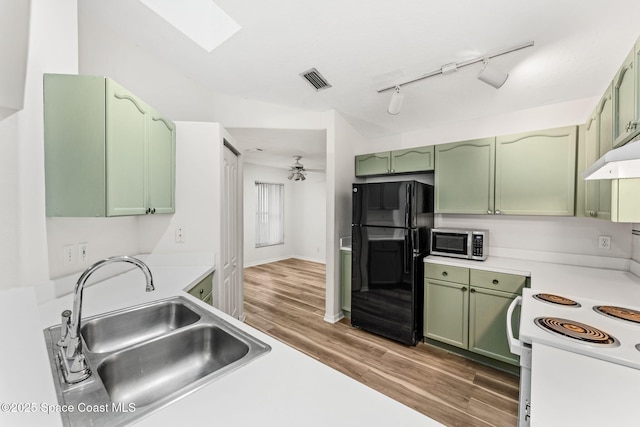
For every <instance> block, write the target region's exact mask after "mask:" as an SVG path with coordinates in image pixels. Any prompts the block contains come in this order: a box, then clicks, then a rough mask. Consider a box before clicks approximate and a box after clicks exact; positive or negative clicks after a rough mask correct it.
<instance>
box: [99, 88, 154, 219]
mask: <svg viewBox="0 0 640 427" xmlns="http://www.w3.org/2000/svg"><path fill="white" fill-rule="evenodd" d="M106 93H107V99H106V102H107V106H106V132H107V135H106V140H107V141H106V142H107V145H106V147H107V149H106V152H107V215H108V216H119V215H141V214H145V213H146V209H147V203H146V197H145V181H146V177H145V168H144V164H145V139H146V136H147V115H148V114H149V108H148V106H147V105H146V104H144V103H143V102H142V101H141V100H139V99H138V98H136V97H135V95H133V94H131V93H130V92H129V91H127V90H126V89H125V88H123V87H122V86H120V85H119V84H117V83H116V82H114V81H112V80H109V79H107V82H106Z"/></svg>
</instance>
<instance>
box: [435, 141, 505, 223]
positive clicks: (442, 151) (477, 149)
mask: <svg viewBox="0 0 640 427" xmlns="http://www.w3.org/2000/svg"><path fill="white" fill-rule="evenodd" d="M494 170H495V138H484V139H478V140H472V141H463V142H454V143H450V144H442V145H437V146H436V147H435V211H436V213H459V214H484V215H486V214H493V205H494Z"/></svg>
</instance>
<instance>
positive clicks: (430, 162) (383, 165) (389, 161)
mask: <svg viewBox="0 0 640 427" xmlns="http://www.w3.org/2000/svg"><path fill="white" fill-rule="evenodd" d="M433 167H434V156H433V146H426V147H415V148H408V149H406V150H395V151H384V152H381V153H371V154H362V155H359V156H356V157H355V171H356V176H371V175H388V174H399V173H415V172H428V171H432V170H433Z"/></svg>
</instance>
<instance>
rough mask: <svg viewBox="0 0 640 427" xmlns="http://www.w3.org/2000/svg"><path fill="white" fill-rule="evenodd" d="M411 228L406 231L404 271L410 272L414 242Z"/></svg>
mask: <svg viewBox="0 0 640 427" xmlns="http://www.w3.org/2000/svg"><path fill="white" fill-rule="evenodd" d="M412 240H413V239H412V234H411V230H405V231H404V245H403V246H404V272H405V273H409V270H410V269H411V261H410V259H411V258H413V242H412Z"/></svg>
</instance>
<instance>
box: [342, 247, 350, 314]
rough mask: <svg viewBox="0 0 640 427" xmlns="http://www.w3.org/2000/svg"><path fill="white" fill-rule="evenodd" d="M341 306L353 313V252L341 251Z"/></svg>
mask: <svg viewBox="0 0 640 427" xmlns="http://www.w3.org/2000/svg"><path fill="white" fill-rule="evenodd" d="M340 293H341V298H342V299H341V301H340V305H341V307H342V310H344V311H347V312H351V251H340Z"/></svg>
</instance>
